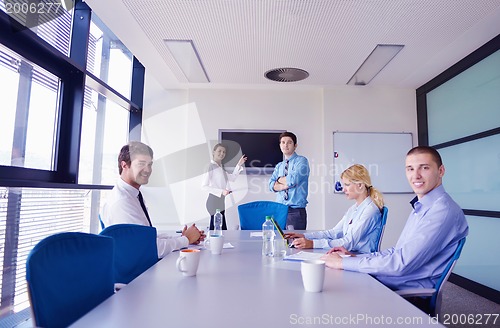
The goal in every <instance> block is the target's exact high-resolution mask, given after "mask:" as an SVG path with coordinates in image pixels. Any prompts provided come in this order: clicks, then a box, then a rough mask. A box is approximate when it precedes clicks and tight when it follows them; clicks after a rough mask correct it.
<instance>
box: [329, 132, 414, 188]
mask: <svg viewBox="0 0 500 328" xmlns="http://www.w3.org/2000/svg"><path fill="white" fill-rule="evenodd" d="M411 148H413V138H412V134H411V133H406V132H403V133H383V132H334V133H333V172H334V186H336V185H337V186H339V184H338V183H340V175H341V174H342V172H343V171H344V170H345V169H347V168H348V167H349V166H351V165H353V164H362V165H364V166H365V167H366V168H367V170H368V172H369V173H370V177H371V180H372V185H373V187H375V188H377V189H378V190H379V191H380V192H382V193H413V191H412V189H411V187H410V185H409V184H408V181H407V180H406V174H405V157H406V153H408V151H409V150H410V149H411ZM337 182H338V183H337ZM337 189H338V188H337ZM337 189H336V188H335V187H334V191H335V192H336V193H341V192H342V191H341V190H337Z"/></svg>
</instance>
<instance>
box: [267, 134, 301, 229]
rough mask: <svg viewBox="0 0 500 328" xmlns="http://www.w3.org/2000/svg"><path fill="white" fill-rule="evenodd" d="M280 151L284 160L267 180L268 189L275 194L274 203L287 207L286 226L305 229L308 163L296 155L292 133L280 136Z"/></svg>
mask: <svg viewBox="0 0 500 328" xmlns="http://www.w3.org/2000/svg"><path fill="white" fill-rule="evenodd" d="M279 140H280V149H281V151H282V152H283V155H284V156H285V160H284V161H282V162H280V163H278V165H276V168H275V169H274V172H273V175H272V176H271V179H270V180H269V189H270V190H271V191H274V192H277V196H276V201H277V202H278V203H282V204H285V205H287V206H288V217H287V219H286V226H287V227H288V226H290V225H292V226H293V227H294V229H296V230H306V227H307V212H306V205H307V193H308V188H309V162H308V161H307V158H305V157H304V156H300V155H297V153H296V152H295V149H297V137H296V136H295V134H293V133H292V132H283V133H282V134H281V135H280V139H279Z"/></svg>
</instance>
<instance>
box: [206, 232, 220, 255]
mask: <svg viewBox="0 0 500 328" xmlns="http://www.w3.org/2000/svg"><path fill="white" fill-rule="evenodd" d="M205 247H206V248H210V252H211V253H212V254H214V255H219V254H221V253H222V248H223V247H224V235H210V237H208V238H207V239H206V240H205Z"/></svg>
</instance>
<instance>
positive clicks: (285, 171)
mask: <svg viewBox="0 0 500 328" xmlns="http://www.w3.org/2000/svg"><path fill="white" fill-rule="evenodd" d="M283 173H284V176H285V177H286V176H287V175H288V160H286V161H285V170H284V172H283ZM287 184H288V182H287ZM284 198H285V200H288V189H285V196H284Z"/></svg>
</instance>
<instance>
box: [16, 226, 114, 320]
mask: <svg viewBox="0 0 500 328" xmlns="http://www.w3.org/2000/svg"><path fill="white" fill-rule="evenodd" d="M113 247H114V246H113V240H112V239H111V238H108V237H104V236H98V235H92V234H87V233H82V232H63V233H58V234H55V235H52V236H49V237H47V238H45V239H43V240H42V241H40V242H39V243H38V244H37V245H36V246H35V247H34V248H33V249H32V250H31V252H30V253H29V255H28V259H27V261H26V281H27V282H28V295H29V299H30V303H31V310H32V313H33V318H34V321H35V325H36V326H37V327H67V326H69V325H70V324H72V323H73V322H74V321H76V320H77V319H79V318H80V317H81V316H83V315H84V314H86V313H87V312H89V311H90V310H91V309H93V308H94V307H96V306H97V305H98V304H99V303H101V302H102V301H104V300H105V299H106V298H108V297H109V296H111V295H113V293H114V283H113V282H114V281H113Z"/></svg>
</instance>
